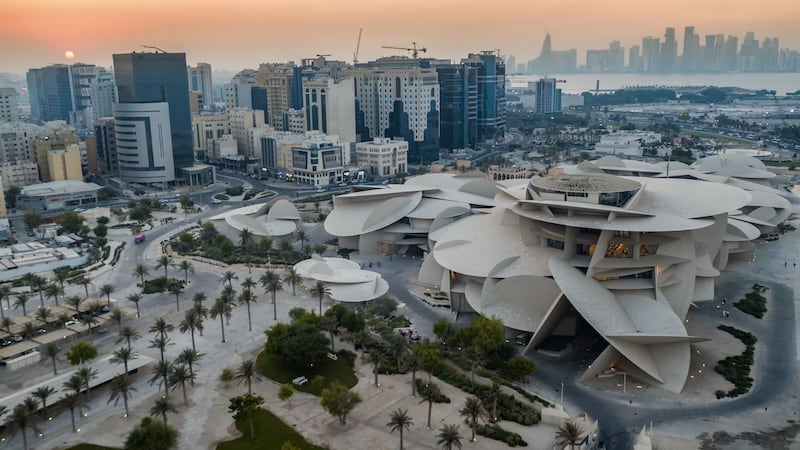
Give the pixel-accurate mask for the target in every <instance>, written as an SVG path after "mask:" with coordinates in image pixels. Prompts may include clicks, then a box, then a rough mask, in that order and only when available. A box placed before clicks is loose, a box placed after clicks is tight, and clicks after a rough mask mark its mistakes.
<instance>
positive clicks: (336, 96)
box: [303, 78, 356, 142]
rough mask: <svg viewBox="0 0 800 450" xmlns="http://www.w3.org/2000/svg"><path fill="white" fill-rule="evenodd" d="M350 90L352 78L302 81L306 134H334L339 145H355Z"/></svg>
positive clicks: (352, 86)
mask: <svg viewBox="0 0 800 450" xmlns="http://www.w3.org/2000/svg"><path fill="white" fill-rule="evenodd" d="M354 88H355V82H354V80H353V78H345V79H341V80H335V79H333V78H317V79H313V80H308V81H304V82H303V108H304V109H305V126H306V130H308V131H321V132H323V133H325V134H335V135H337V136H339V139H341V140H342V141H343V142H356V111H355V93H354Z"/></svg>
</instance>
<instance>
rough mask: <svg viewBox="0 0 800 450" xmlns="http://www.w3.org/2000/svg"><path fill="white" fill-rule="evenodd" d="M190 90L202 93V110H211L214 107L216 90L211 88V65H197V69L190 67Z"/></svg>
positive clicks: (188, 69) (188, 70)
mask: <svg viewBox="0 0 800 450" xmlns="http://www.w3.org/2000/svg"><path fill="white" fill-rule="evenodd" d="M187 72H188V75H189V90H190V91H192V92H199V93H200V108H201V109H211V108H212V107H213V106H214V90H213V88H212V87H211V64H208V63H197V67H192V66H188V67H187Z"/></svg>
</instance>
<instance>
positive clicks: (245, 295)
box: [239, 278, 256, 331]
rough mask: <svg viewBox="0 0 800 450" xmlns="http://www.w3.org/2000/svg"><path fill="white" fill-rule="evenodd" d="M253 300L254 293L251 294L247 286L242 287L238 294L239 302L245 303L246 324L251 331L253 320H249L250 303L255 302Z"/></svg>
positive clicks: (254, 297)
mask: <svg viewBox="0 0 800 450" xmlns="http://www.w3.org/2000/svg"><path fill="white" fill-rule="evenodd" d="M248 280H249V278H248ZM255 302H256V295H255V294H253V292H252V291H251V290H250V289H249V288H245V289H243V290H242V293H241V294H239V304H240V305H247V325H248V327H249V328H250V331H253V322H252V321H251V320H250V303H255Z"/></svg>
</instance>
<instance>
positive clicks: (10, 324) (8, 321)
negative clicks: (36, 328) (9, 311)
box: [0, 317, 14, 334]
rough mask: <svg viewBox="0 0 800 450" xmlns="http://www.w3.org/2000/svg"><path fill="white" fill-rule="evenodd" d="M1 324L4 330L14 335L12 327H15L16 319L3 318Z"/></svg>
mask: <svg viewBox="0 0 800 450" xmlns="http://www.w3.org/2000/svg"><path fill="white" fill-rule="evenodd" d="M0 324H1V325H3V328H5V329H6V333H8V334H13V333H11V327H13V326H14V319H12V318H11V317H3V318H2V319H0Z"/></svg>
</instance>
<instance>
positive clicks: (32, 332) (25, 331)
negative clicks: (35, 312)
mask: <svg viewBox="0 0 800 450" xmlns="http://www.w3.org/2000/svg"><path fill="white" fill-rule="evenodd" d="M21 334H22V336H23V337H25V338H28V339H30V338H32V337H34V336H36V325H34V324H33V322H25V324H24V325H23V326H22V333H21Z"/></svg>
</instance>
